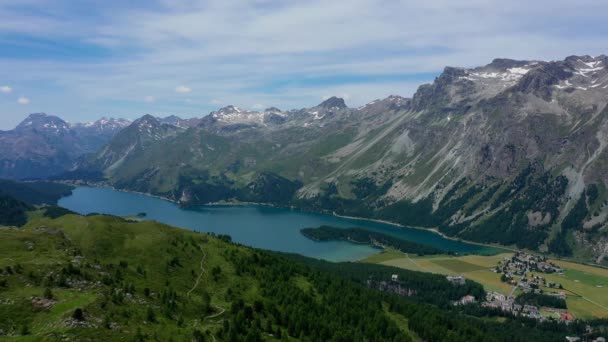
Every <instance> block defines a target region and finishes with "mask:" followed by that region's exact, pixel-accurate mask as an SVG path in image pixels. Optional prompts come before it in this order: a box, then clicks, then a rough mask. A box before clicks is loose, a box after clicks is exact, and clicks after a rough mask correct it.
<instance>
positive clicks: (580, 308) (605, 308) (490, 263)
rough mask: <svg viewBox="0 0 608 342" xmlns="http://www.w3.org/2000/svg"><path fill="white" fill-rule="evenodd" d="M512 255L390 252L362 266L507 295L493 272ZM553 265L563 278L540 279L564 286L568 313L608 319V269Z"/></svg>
mask: <svg viewBox="0 0 608 342" xmlns="http://www.w3.org/2000/svg"><path fill="white" fill-rule="evenodd" d="M511 255H512V254H511V253H503V254H498V255H493V256H483V255H466V256H458V257H454V256H448V255H441V256H437V255H433V256H422V257H413V256H410V255H406V254H403V253H399V252H396V251H392V250H387V251H384V252H382V253H380V254H378V255H374V256H372V257H369V258H367V259H365V260H362V262H367V263H378V264H383V265H389V266H395V267H400V268H404V269H409V270H414V271H422V272H431V273H438V274H445V275H455V274H462V275H464V276H465V277H466V278H468V279H471V280H474V281H477V282H479V283H481V284H482V285H483V286H484V287H485V289H486V290H487V291H498V292H502V293H505V294H508V293H509V292H510V291H511V289H512V288H513V286H511V285H509V284H506V283H504V282H502V281H500V274H498V273H494V272H492V271H491V269H492V268H494V267H495V266H496V265H497V264H498V262H499V261H502V260H503V258H505V257H510V256H511ZM552 261H553V262H554V263H556V264H558V265H560V266H562V267H563V268H564V270H565V272H564V275H563V276H560V275H558V274H544V273H538V275H540V276H542V277H544V278H546V279H547V281H550V282H556V283H560V284H562V286H563V287H564V289H565V290H566V294H567V299H566V303H567V305H568V308H569V311H570V312H571V313H572V314H573V315H574V316H575V317H578V318H594V317H596V318H597V317H601V318H606V317H608V269H604V268H600V267H593V266H588V265H582V264H577V263H573V262H567V261H561V260H552ZM532 274H535V273H532ZM543 290H544V291H549V292H555V291H558V290H556V289H551V288H544V289H543Z"/></svg>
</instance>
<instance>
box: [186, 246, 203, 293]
mask: <svg viewBox="0 0 608 342" xmlns="http://www.w3.org/2000/svg"><path fill="white" fill-rule="evenodd" d="M201 252H203V258H202V259H201V274H199V275H198V278H196V282H195V283H194V286H192V288H191V289H190V291H188V293H186V297H190V294H191V293H192V291H194V289H196V288H197V287H198V284H199V283H200V282H201V277H202V276H203V274H205V267H203V263H204V262H205V258H207V253H205V250H204V249H202V248H201Z"/></svg>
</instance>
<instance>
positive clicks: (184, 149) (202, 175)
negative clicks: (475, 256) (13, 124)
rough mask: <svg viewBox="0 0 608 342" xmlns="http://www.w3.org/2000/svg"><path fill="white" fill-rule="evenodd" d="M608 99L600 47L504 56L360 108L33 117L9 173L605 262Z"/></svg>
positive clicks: (12, 142)
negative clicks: (362, 221)
mask: <svg viewBox="0 0 608 342" xmlns="http://www.w3.org/2000/svg"><path fill="white" fill-rule="evenodd" d="M607 104H608V57H606V56H598V57H591V56H571V57H568V58H566V59H565V60H562V61H518V60H510V59H495V60H494V61H492V62H491V63H490V64H488V65H485V66H482V67H477V68H456V67H446V68H445V69H444V71H443V72H442V73H441V74H440V75H439V76H438V77H437V78H436V79H435V80H434V82H432V83H431V84H425V85H422V86H420V87H419V89H418V90H417V91H416V93H415V94H414V95H413V97H412V98H403V97H400V96H389V97H387V98H385V99H380V100H376V101H372V102H370V103H368V104H366V105H364V106H361V107H359V108H349V107H348V106H347V105H346V103H345V101H344V100H343V99H340V98H336V97H332V98H329V99H327V100H325V101H323V102H322V103H320V104H319V105H317V106H314V107H311V108H303V109H295V110H288V111H283V110H280V109H278V108H274V107H272V108H268V109H266V110H263V111H259V112H257V111H248V110H244V109H240V108H238V107H235V106H227V107H224V108H221V109H219V110H217V111H214V112H212V113H210V114H209V115H208V116H205V117H203V118H201V119H189V120H182V119H180V118H177V117H168V118H164V119H159V118H155V117H153V116H150V115H146V116H144V117H142V118H140V119H138V120H136V121H134V122H133V123H130V124H129V125H128V126H126V122H124V121H122V123H123V124H125V126H126V127H124V128H123V127H120V129H117V130H116V131H113V132H112V133H111V134H110V133H108V134H107V135H104V136H103V137H102V136H101V135H97V134H93V133H91V135H90V136H89V137H88V138H87V137H86V135H85V134H84V133H82V130H84V128H85V126H86V125H80V126H77V125H67V124H65V122H63V121H61V120H60V119H58V118H55V117H51V116H42V115H40V114H34V115H32V116H33V118H32V116H30V118H32V120H30V121H28V120H29V118H28V120H26V121H24V123H22V124H20V125H19V126H18V127H17V128H16V129H15V130H14V131H9V132H2V134H1V135H0V142H1V143H0V148H1V149H2V153H1V154H2V156H3V159H4V160H3V161H2V166H3V167H2V174H1V175H2V176H3V177H12V178H16V177H17V176H21V177H22V176H24V175H26V172H25V171H19V170H25V169H31V170H32V171H31V172H30V173H31V175H30V174H28V175H27V176H28V177H34V176H40V175H42V174H43V172H42V171H36V172H37V173H34V172H33V171H34V170H41V169H44V171H46V174H47V175H48V174H51V173H60V171H62V170H63V171H65V170H77V171H82V172H84V173H85V174H99V175H102V176H103V178H104V179H105V181H106V182H107V183H109V184H111V185H113V186H115V187H118V188H122V189H128V190H135V191H142V192H147V193H151V194H155V195H160V196H164V197H168V198H170V199H173V200H177V201H180V202H181V203H182V204H183V205H200V204H205V203H210V202H218V201H245V202H262V203H269V204H274V205H281V206H297V207H299V208H302V209H309V210H325V211H330V212H335V213H339V214H344V215H354V216H364V217H369V218H375V219H384V220H390V221H394V222H398V223H402V224H407V225H414V226H421V227H427V228H436V229H438V230H439V231H440V232H442V233H443V234H446V235H448V236H452V237H455V238H464V239H468V240H474V241H479V242H485V243H499V244H503V245H513V246H517V247H519V248H526V249H533V250H541V251H548V252H551V253H553V254H557V255H563V256H574V257H576V258H581V259H585V260H593V261H596V262H598V263H602V262H604V256H605V255H606V253H608V234H606V232H607V230H608V206H607V204H606V203H608V202H607V200H608V196H607V195H606V184H608V176H606V175H607V174H608V173H606V172H605V171H606V169H607V167H608V154H607V151H606V149H605V148H606V146H607V145H608V107H607ZM34 119H36V120H34ZM34 121H35V122H36V123H34ZM28 122H32V123H31V124H28ZM41 125H42V126H41ZM45 125H48V126H45ZM30 126H31V127H30ZM117 126H118V125H117ZM35 127H36V128H35ZM26 132H27V133H26ZM79 132H80V133H79ZM91 136H95V137H96V138H95V139H93V138H90V137H91ZM44 139H48V140H44ZM79 139H84V140H87V142H88V143H87V144H83V143H81V142H79V141H81V140H79ZM24 141H25V142H24ZM46 141H48V143H46ZM51 142H52V144H51ZM104 143H105V144H104ZM45 144H46V145H45ZM101 145H103V147H101ZM66 146H68V148H66ZM69 146H72V147H69ZM74 146H78V148H75V147H74ZM25 147H27V148H25ZM5 151H6V154H5ZM17 151H20V154H18V153H17ZM9 152H10V153H9ZM91 152H92V153H91ZM30 155H31V156H32V157H29V159H27V157H28V156H30ZM6 156H9V157H10V158H7V157H6ZM44 157H47V158H46V159H44ZM23 160H29V161H28V162H29V163H30V164H27V165H28V166H23V165H25V164H24V163H25V162H24V161H23ZM45 163H46V164H45ZM29 165H33V166H29ZM34 166H35V167H34ZM50 171H53V172H50ZM64 178H69V177H64ZM97 180H99V179H97Z"/></svg>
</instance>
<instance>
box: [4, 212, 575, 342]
mask: <svg viewBox="0 0 608 342" xmlns="http://www.w3.org/2000/svg"><path fill="white" fill-rule="evenodd" d="M30 217H33V218H32V219H31V220H30V221H29V222H28V223H27V224H26V225H25V226H23V227H22V228H9V227H4V228H0V334H2V335H4V336H8V337H10V338H12V339H18V338H19V339H26V340H27V339H30V340H36V341H37V340H84V339H92V340H112V341H114V340H155V341H170V340H174V341H181V340H197V341H205V340H209V341H214V340H226V341H234V340H247V341H258V340H311V341H319V340H323V341H327V340H335V341H364V340H393V341H410V340H412V338H414V339H417V338H422V339H424V340H427V341H437V340H442V339H445V338H446V337H447V338H448V340H450V341H503V340H504V341H507V340H509V341H511V340H512V341H524V340H529V339H533V340H538V341H542V340H547V341H551V340H555V339H561V338H563V336H564V335H565V334H568V333H572V332H576V331H577V329H579V328H580V329H583V328H584V325H580V326H578V325H573V326H570V327H565V326H561V327H556V326H553V325H549V326H542V327H540V326H537V325H536V323H534V322H526V321H519V320H515V319H513V320H508V321H506V323H497V322H495V321H491V320H486V319H481V318H476V317H472V316H469V315H463V314H462V313H463V312H461V311H460V310H464V309H465V308H463V309H461V308H457V307H454V306H453V305H451V304H450V303H451V301H452V300H455V299H458V298H460V297H461V296H462V295H463V294H464V293H465V292H467V293H469V292H470V291H473V292H472V293H475V294H476V295H477V296H482V293H481V292H480V291H483V290H480V289H481V287H480V286H479V284H475V283H472V282H471V283H468V284H467V286H466V287H463V288H455V287H453V286H452V285H451V284H449V282H447V280H445V278H444V277H442V276H439V275H432V274H425V273H419V272H412V271H406V270H397V269H394V268H390V267H386V266H377V265H362V264H356V263H346V264H332V263H326V262H317V261H313V260H311V259H306V258H303V257H295V256H283V255H278V254H275V253H270V252H265V251H260V250H254V249H251V248H248V247H244V246H241V245H236V244H233V243H231V242H230V241H229V237H227V236H218V237H216V236H210V235H207V234H200V233H196V232H189V231H185V230H180V229H176V228H172V227H169V226H166V225H163V224H159V223H155V222H150V221H144V222H131V221H127V220H124V219H122V218H119V217H112V216H100V215H97V216H79V215H73V214H67V215H64V216H61V217H59V218H55V219H51V218H48V217H44V216H42V215H41V214H38V215H35V214H31V215H30ZM34 217H35V218H34ZM393 273H398V274H399V277H400V279H404V282H403V283H402V286H406V287H407V288H408V289H410V290H411V291H412V294H411V297H409V298H405V297H401V296H397V295H395V294H392V292H391V291H386V290H383V291H377V289H376V287H377V286H379V285H378V284H380V283H378V281H381V280H382V279H390V275H391V274H393ZM368 279H372V280H373V281H372V283H369V282H367V280H368ZM365 284H368V285H367V286H369V287H372V288H373V289H370V288H367V287H366V286H363V285H365ZM369 284H372V285H371V286H370V285H369ZM426 303H432V304H433V305H429V304H426ZM466 310H468V311H464V312H468V313H470V314H473V315H481V316H486V315H493V314H492V313H489V312H483V311H478V310H480V308H479V307H477V306H474V307H471V308H467V309H466Z"/></svg>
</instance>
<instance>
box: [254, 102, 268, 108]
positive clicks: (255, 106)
mask: <svg viewBox="0 0 608 342" xmlns="http://www.w3.org/2000/svg"><path fill="white" fill-rule="evenodd" d="M251 108H253V109H264V108H266V105H263V104H261V103H256V104H254V105H253V106H251Z"/></svg>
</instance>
